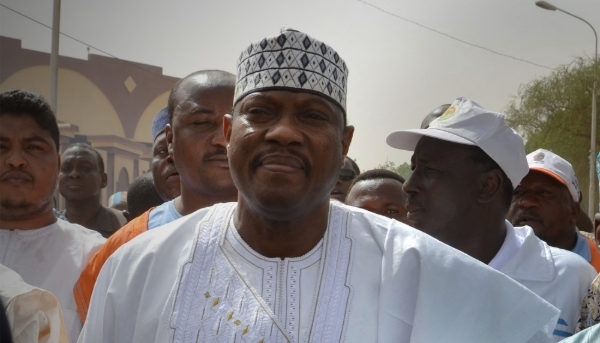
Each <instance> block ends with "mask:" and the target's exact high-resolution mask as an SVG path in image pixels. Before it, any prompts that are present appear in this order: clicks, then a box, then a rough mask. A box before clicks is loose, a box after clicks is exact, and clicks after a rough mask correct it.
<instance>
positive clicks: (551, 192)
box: [508, 170, 581, 250]
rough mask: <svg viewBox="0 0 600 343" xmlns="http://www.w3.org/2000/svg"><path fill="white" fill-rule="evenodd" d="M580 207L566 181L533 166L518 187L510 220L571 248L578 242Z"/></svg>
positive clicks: (541, 236) (558, 244) (556, 244)
mask: <svg viewBox="0 0 600 343" xmlns="http://www.w3.org/2000/svg"><path fill="white" fill-rule="evenodd" d="M580 211H581V210H580V208H579V203H577V202H575V201H573V197H572V196H571V194H570V193H569V190H568V189H567V187H566V186H565V185H563V184H562V183H560V182H559V181H558V180H556V179H555V178H553V177H552V176H549V175H547V174H545V173H542V172H539V171H533V170H532V171H529V174H527V176H525V178H523V180H522V181H521V183H520V184H519V186H517V188H515V191H514V193H513V198H512V203H511V206H510V210H509V212H508V220H509V221H510V222H511V223H512V224H513V225H515V226H523V225H528V226H530V227H531V228H532V229H533V231H534V232H535V234H536V236H538V237H539V238H540V239H541V240H543V241H545V242H546V243H548V245H550V246H553V247H558V248H562V249H566V250H571V249H573V248H574V247H575V243H576V242H577V236H576V231H575V223H576V221H577V218H578V217H579V212H580Z"/></svg>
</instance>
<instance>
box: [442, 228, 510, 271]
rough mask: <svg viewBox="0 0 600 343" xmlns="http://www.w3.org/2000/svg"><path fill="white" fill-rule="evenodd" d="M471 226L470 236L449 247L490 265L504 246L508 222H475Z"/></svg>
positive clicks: (461, 238) (460, 238)
mask: <svg viewBox="0 0 600 343" xmlns="http://www.w3.org/2000/svg"><path fill="white" fill-rule="evenodd" d="M471 225H472V227H470V228H469V229H470V235H469V236H463V237H459V239H458V240H457V241H456V242H453V244H449V245H451V246H452V247H454V248H455V249H458V250H460V251H462V252H464V253H465V254H467V255H469V256H471V257H473V258H474V259H476V260H479V261H480V262H482V263H485V264H489V263H490V262H491V261H492V260H493V259H494V257H495V256H496V255H497V254H498V251H500V248H502V245H503V244H504V240H505V239H506V222H505V221H504V219H497V220H494V221H492V220H488V221H486V222H481V221H479V222H478V221H473V222H471Z"/></svg>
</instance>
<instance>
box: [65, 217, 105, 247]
mask: <svg viewBox="0 0 600 343" xmlns="http://www.w3.org/2000/svg"><path fill="white" fill-rule="evenodd" d="M56 225H57V226H58V227H59V228H60V230H61V231H62V232H64V233H66V234H68V235H69V236H71V237H73V238H74V239H77V240H81V241H87V242H90V243H92V242H95V243H99V244H103V243H104V242H105V241H106V238H104V237H102V235H101V234H100V233H98V232H97V231H94V230H91V229H88V228H85V227H83V226H81V225H79V224H74V223H71V222H68V221H66V220H62V219H60V218H58V219H57V220H56Z"/></svg>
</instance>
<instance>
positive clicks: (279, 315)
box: [79, 29, 558, 343]
mask: <svg viewBox="0 0 600 343" xmlns="http://www.w3.org/2000/svg"><path fill="white" fill-rule="evenodd" d="M347 76H348V69H347V67H346V64H345V62H344V61H343V60H342V59H341V58H340V57H339V55H338V54H337V52H335V51H334V50H333V49H332V48H331V47H329V46H328V45H326V44H324V43H322V42H320V41H318V40H316V39H314V38H312V37H310V36H308V35H306V34H304V33H302V32H298V31H294V30H290V29H287V30H284V31H282V33H281V34H280V35H278V36H275V37H269V38H265V39H263V40H261V41H258V42H256V43H253V44H252V45H250V46H249V47H248V48H246V49H244V51H243V52H242V55H241V56H240V59H239V60H238V75H237V84H236V93H235V96H234V108H233V112H232V114H228V115H227V116H226V117H225V121H224V131H225V136H226V139H227V142H228V150H227V151H228V156H229V163H230V167H231V168H230V169H231V176H232V179H233V181H234V183H235V185H236V186H237V188H238V190H239V196H238V202H237V203H228V204H217V205H214V206H212V207H210V208H205V209H201V210H199V211H197V212H195V213H192V214H190V215H188V216H185V217H183V218H180V219H178V220H176V221H173V222H171V223H169V224H167V225H165V226H164V227H163V228H159V229H156V230H150V231H149V232H147V233H145V234H143V235H140V236H138V237H137V238H135V239H134V240H132V241H131V242H129V243H127V244H126V245H123V246H122V247H121V248H120V249H119V250H118V251H116V252H115V253H114V254H113V255H112V256H111V257H110V258H109V259H108V260H107V261H106V264H105V265H104V267H103V268H102V271H101V272H100V275H99V277H98V280H97V283H96V286H95V288H94V292H93V295H92V300H91V305H90V308H89V312H88V316H87V320H86V323H85V327H84V329H83V331H82V334H81V336H80V338H79V342H85V343H94V342H98V343H100V342H102V343H112V342H123V343H124V342H127V343H132V342H140V343H141V342H215V341H219V342H463V343H464V342H485V341H489V340H490V339H492V340H493V341H495V342H513V343H514V342H526V341H530V342H547V341H548V339H549V336H550V335H551V331H552V328H553V327H554V323H556V320H557V318H558V311H557V310H556V308H554V307H553V306H552V305H550V304H548V303H547V302H546V301H544V300H543V299H541V298H539V297H538V296H536V295H535V294H533V293H532V292H530V291H529V290H527V289H526V288H525V287H522V286H521V285H519V284H517V283H516V282H514V281H512V280H510V279H509V278H507V277H506V276H504V275H502V274H500V273H498V272H496V271H494V270H492V269H491V268H489V267H487V266H485V265H483V264H481V263H479V262H478V261H476V260H474V259H472V258H470V257H468V256H466V255H465V254H463V253H461V252H459V251H457V250H455V249H452V248H450V247H447V246H445V245H443V244H442V243H440V242H438V241H436V240H434V239H432V238H431V237H429V236H427V235H425V234H423V233H421V232H419V231H417V230H414V229H412V228H410V227H408V226H406V225H404V224H402V223H399V222H397V221H395V220H391V219H389V218H385V217H382V216H378V215H376V214H373V213H370V212H367V211H364V210H361V209H356V208H353V207H349V206H345V205H343V204H340V203H338V202H334V201H330V194H331V190H332V189H333V188H334V186H335V183H336V182H337V180H338V175H339V171H340V169H341V166H342V164H343V163H344V157H345V155H346V153H347V151H348V148H349V146H350V142H351V140H352V134H353V131H354V128H353V127H352V126H348V125H347V123H346V83H347V82H346V81H347ZM507 293H508V294H511V297H510V298H504V297H503V295H504V294H507Z"/></svg>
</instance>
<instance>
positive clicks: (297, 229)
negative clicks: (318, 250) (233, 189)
mask: <svg viewBox="0 0 600 343" xmlns="http://www.w3.org/2000/svg"><path fill="white" fill-rule="evenodd" d="M269 217H270V216H269V214H267V213H260V212H259V211H256V207H253V206H249V205H248V204H247V203H246V201H245V200H244V199H243V198H242V197H240V199H239V200H238V206H237V208H236V212H235V216H234V223H235V226H236V228H237V231H238V233H239V234H240V236H241V237H242V239H243V240H244V241H245V242H246V243H247V244H248V245H249V246H250V247H251V248H252V249H254V250H255V251H256V252H258V253H259V254H261V255H263V256H265V257H271V258H272V257H279V258H282V259H283V258H288V257H299V256H302V255H305V254H306V253H308V252H309V251H310V250H312V249H313V248H314V247H315V246H316V245H317V244H318V243H319V241H321V239H322V238H323V236H324V234H325V231H326V230H327V225H328V218H329V199H326V201H323V202H322V203H321V204H319V205H318V206H316V207H315V208H313V209H310V210H308V211H306V213H302V214H298V213H292V214H291V215H290V216H289V218H288V219H283V220H282V219H277V220H274V219H269Z"/></svg>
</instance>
